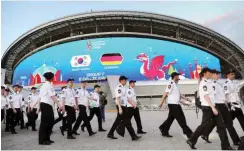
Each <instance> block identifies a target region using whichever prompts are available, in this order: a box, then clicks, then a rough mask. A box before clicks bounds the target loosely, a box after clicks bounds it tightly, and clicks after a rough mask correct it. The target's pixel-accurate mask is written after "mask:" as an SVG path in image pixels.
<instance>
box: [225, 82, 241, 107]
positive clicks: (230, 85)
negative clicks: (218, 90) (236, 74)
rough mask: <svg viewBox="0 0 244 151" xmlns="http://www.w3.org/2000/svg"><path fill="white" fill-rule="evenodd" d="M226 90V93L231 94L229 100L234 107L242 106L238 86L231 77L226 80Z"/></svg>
mask: <svg viewBox="0 0 244 151" xmlns="http://www.w3.org/2000/svg"><path fill="white" fill-rule="evenodd" d="M224 91H225V94H227V95H229V97H227V101H228V102H230V103H231V104H232V105H233V106H234V107H237V108H241V102H240V98H239V96H238V86H237V85H236V84H235V83H234V82H233V81H231V80H230V79H227V80H226V81H225V84H224Z"/></svg>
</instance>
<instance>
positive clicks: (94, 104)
mask: <svg viewBox="0 0 244 151" xmlns="http://www.w3.org/2000/svg"><path fill="white" fill-rule="evenodd" d="M99 91H100V86H99V85H95V86H94V91H93V92H92V93H91V97H90V115H89V117H88V119H89V121H91V120H92V118H93V116H94V115H95V114H96V116H97V121H98V131H99V132H105V131H106V130H105V129H103V127H102V116H101V111H100V108H99V103H100V100H99V99H100V97H99ZM85 126H86V125H85V123H84V124H83V125H82V127H81V129H82V130H83V131H84V127H85Z"/></svg>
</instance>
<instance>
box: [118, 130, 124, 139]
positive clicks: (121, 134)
mask: <svg viewBox="0 0 244 151" xmlns="http://www.w3.org/2000/svg"><path fill="white" fill-rule="evenodd" d="M116 132H117V133H118V134H119V135H120V136H122V137H124V135H125V133H121V132H120V131H119V130H118V129H116Z"/></svg>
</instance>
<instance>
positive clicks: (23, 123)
mask: <svg viewBox="0 0 244 151" xmlns="http://www.w3.org/2000/svg"><path fill="white" fill-rule="evenodd" d="M22 90H23V86H21V85H19V86H18V94H19V95H20V96H21V97H22V99H21V100H22V102H21V107H20V129H24V128H25V121H24V109H25V106H26V104H28V103H27V102H26V101H25V99H24V96H23V94H22Z"/></svg>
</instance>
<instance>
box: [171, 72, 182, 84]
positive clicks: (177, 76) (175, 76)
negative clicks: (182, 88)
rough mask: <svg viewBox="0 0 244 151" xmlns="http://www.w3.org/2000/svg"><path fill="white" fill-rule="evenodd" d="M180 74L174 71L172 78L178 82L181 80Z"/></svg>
mask: <svg viewBox="0 0 244 151" xmlns="http://www.w3.org/2000/svg"><path fill="white" fill-rule="evenodd" d="M179 75H180V74H179V73H177V72H173V73H172V74H171V79H172V80H174V81H175V83H178V82H179V80H180V77H179Z"/></svg>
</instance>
